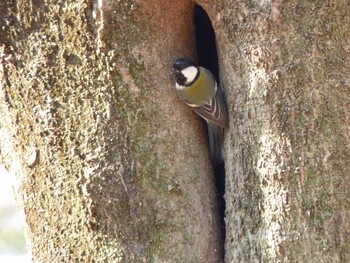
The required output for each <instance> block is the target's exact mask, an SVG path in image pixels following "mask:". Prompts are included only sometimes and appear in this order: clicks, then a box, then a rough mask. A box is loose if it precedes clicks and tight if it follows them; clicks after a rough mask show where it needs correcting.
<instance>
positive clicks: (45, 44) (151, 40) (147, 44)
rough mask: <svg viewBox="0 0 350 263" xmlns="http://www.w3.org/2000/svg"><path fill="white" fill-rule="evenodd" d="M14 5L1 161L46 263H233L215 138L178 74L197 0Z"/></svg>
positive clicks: (6, 21)
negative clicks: (212, 153)
mask: <svg viewBox="0 0 350 263" xmlns="http://www.w3.org/2000/svg"><path fill="white" fill-rule="evenodd" d="M180 2H182V3H180ZM1 5H2V6H1V8H0V10H1V19H2V20H1V21H3V22H2V25H1V26H2V30H3V29H5V30H4V31H3V33H2V35H1V43H2V47H1V48H2V50H1V53H2V55H1V60H2V67H1V70H2V78H1V81H2V87H1V94H0V96H1V101H2V102H1V104H0V105H1V106H0V114H1V116H2V118H1V126H0V127H1V134H2V138H1V159H2V161H3V162H4V163H5V164H6V165H7V169H8V170H9V171H11V172H12V173H14V174H15V175H16V178H17V186H16V192H17V196H18V201H19V202H20V203H21V206H22V208H23V209H24V211H25V215H26V223H27V236H28V240H30V248H31V250H32V253H33V259H34V262H173V261H174V259H176V261H179V262H206V261H207V260H209V261H210V262H220V260H221V258H222V251H221V240H220V233H219V232H220V231H219V229H220V227H219V219H218V216H217V211H218V210H217V204H216V194H215V184H214V183H213V180H214V177H213V172H212V168H211V165H210V162H209V155H208V152H207V142H206V138H205V133H204V129H203V127H202V126H201V123H200V121H199V120H198V119H196V117H195V115H194V114H193V113H192V112H191V110H190V109H188V108H186V106H185V105H183V104H182V103H181V101H180V100H179V99H178V98H177V95H176V93H175V92H174V88H173V83H172V80H171V78H170V67H171V62H172V60H173V59H174V58H176V57H178V56H180V55H184V54H185V55H189V54H191V53H193V52H194V39H193V37H192V36H193V32H192V31H193V23H192V12H188V10H192V8H193V3H190V2H188V1H177V2H176V3H175V2H174V3H169V1H147V2H146V1H144V2H143V3H135V2H133V1H96V2H94V1H78V2H77V1H75V2H74V3H68V2H65V1H56V2H55V3H53V2H52V1H47V2H46V1H6V2H5V3H2V4H1ZM179 40H181V41H179ZM188 45H189V46H188ZM189 47H192V49H191V48H189Z"/></svg>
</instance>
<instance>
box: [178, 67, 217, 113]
mask: <svg viewBox="0 0 350 263" xmlns="http://www.w3.org/2000/svg"><path fill="white" fill-rule="evenodd" d="M215 85H216V82H215V79H214V77H213V75H211V73H210V72H209V71H208V70H206V69H205V68H202V67H199V77H198V79H197V80H196V81H195V82H194V83H193V84H192V85H191V86H188V87H182V88H181V89H178V92H179V95H180V96H181V97H182V98H183V99H184V100H185V101H186V102H187V103H190V104H194V105H196V106H202V105H204V104H205V103H209V102H210V99H211V98H212V97H214V96H215V93H216V90H215Z"/></svg>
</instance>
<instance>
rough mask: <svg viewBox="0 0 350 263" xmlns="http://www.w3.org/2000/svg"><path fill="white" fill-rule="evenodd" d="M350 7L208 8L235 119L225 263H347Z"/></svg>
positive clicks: (237, 4) (243, 4)
mask: <svg viewBox="0 0 350 263" xmlns="http://www.w3.org/2000/svg"><path fill="white" fill-rule="evenodd" d="M209 5H210V4H209V3H208V8H207V9H208V10H211V9H210V8H209ZM349 12H350V4H349V2H348V1H328V2H327V1H326V2H325V1H312V2H310V1H223V2H222V3H221V4H219V5H217V7H216V10H214V11H213V12H212V13H211V18H212V21H213V24H214V28H215V31H216V35H217V42H218V49H219V54H220V56H219V57H220V58H221V59H220V63H221V64H220V72H221V76H222V81H223V84H224V87H225V88H226V94H227V100H228V105H229V112H230V118H231V119H230V131H229V132H228V133H227V138H226V153H227V155H226V195H225V196H226V205H227V211H226V230H227V233H226V250H225V253H226V254H225V258H226V262H349V261H350V240H349V237H350V235H349V234H350V232H349V229H350V220H349V218H350V217H349V213H350V210H349V208H350V201H349V200H350V198H349V197H350V192H349V180H348V178H349V174H350V162H349V159H350V144H349V142H350V133H349V131H350V130H349V127H350V124H349V123H350V99H349V98H350V78H349V70H350V60H349V59H348V58H349V55H350V17H349V16H348V14H349Z"/></svg>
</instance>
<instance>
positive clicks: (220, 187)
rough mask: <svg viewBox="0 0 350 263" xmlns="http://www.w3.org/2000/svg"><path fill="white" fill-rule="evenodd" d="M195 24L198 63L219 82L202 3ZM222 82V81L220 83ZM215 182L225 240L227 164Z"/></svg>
mask: <svg viewBox="0 0 350 263" xmlns="http://www.w3.org/2000/svg"><path fill="white" fill-rule="evenodd" d="M194 24H195V33H196V45H197V56H198V64H199V65H200V66H202V67H205V68H207V69H209V70H210V71H211V72H212V73H213V75H214V77H215V78H216V81H217V82H218V83H219V65H218V54H217V51H216V39H215V32H214V28H213V26H212V24H211V21H210V19H209V17H208V15H207V13H206V12H205V10H204V9H203V8H202V7H201V6H200V5H197V4H196V5H195V10H194ZM219 84H220V83H219ZM214 172H215V184H216V188H217V192H218V202H219V209H220V223H221V226H222V238H223V240H225V221H224V217H225V208H226V205H225V199H224V194H225V166H224V164H221V165H217V166H216V167H214ZM223 244H224V242H223Z"/></svg>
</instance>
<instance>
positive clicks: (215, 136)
mask: <svg viewBox="0 0 350 263" xmlns="http://www.w3.org/2000/svg"><path fill="white" fill-rule="evenodd" d="M208 137H209V147H210V155H211V159H212V161H213V164H214V165H218V164H222V163H223V162H224V149H223V141H224V129H223V128H222V127H220V126H218V125H215V124H213V123H211V122H208Z"/></svg>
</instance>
